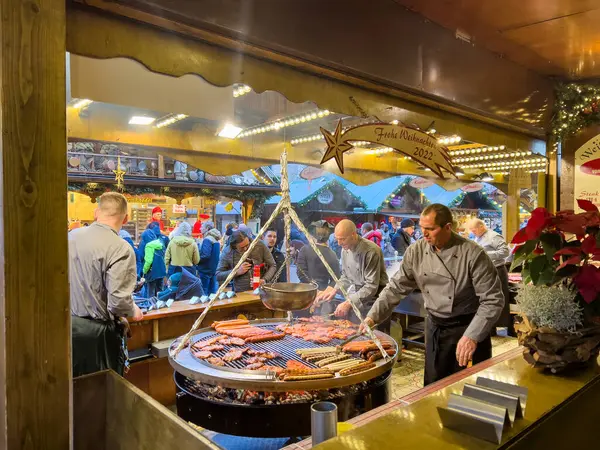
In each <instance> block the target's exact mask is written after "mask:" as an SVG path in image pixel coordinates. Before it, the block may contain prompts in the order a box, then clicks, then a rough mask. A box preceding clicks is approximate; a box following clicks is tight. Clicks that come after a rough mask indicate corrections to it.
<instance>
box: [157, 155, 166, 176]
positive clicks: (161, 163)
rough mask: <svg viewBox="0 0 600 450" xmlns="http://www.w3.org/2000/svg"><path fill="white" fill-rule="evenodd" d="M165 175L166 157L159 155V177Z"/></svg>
mask: <svg viewBox="0 0 600 450" xmlns="http://www.w3.org/2000/svg"><path fill="white" fill-rule="evenodd" d="M164 177H165V157H164V156H163V155H158V178H164Z"/></svg>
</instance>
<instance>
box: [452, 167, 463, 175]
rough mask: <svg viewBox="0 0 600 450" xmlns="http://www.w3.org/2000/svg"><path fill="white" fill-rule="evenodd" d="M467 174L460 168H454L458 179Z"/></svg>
mask: <svg viewBox="0 0 600 450" xmlns="http://www.w3.org/2000/svg"><path fill="white" fill-rule="evenodd" d="M464 174H465V171H464V170H462V169H461V168H460V167H458V166H454V175H456V176H457V177H461V176H463V175H464Z"/></svg>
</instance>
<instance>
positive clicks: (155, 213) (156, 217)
mask: <svg viewBox="0 0 600 450" xmlns="http://www.w3.org/2000/svg"><path fill="white" fill-rule="evenodd" d="M161 219H162V209H161V208H160V206H155V207H154V208H153V209H152V222H158V225H159V226H160V231H164V229H165V226H164V224H163V223H162V220H161Z"/></svg>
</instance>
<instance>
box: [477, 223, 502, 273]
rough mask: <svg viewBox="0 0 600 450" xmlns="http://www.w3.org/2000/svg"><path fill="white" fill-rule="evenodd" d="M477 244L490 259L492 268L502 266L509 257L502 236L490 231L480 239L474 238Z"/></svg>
mask: <svg viewBox="0 0 600 450" xmlns="http://www.w3.org/2000/svg"><path fill="white" fill-rule="evenodd" d="M474 240H475V242H477V243H478V244H479V245H481V247H483V249H484V250H485V252H486V253H487V255H488V256H489V257H490V259H491V260H492V262H493V263H494V266H496V267H498V266H503V265H504V264H505V262H506V258H508V255H510V249H509V248H508V245H506V241H505V240H504V238H503V237H502V236H500V235H499V234H498V233H496V232H495V231H492V230H487V231H486V232H485V233H483V234H482V235H481V236H480V237H476V238H475V239H474Z"/></svg>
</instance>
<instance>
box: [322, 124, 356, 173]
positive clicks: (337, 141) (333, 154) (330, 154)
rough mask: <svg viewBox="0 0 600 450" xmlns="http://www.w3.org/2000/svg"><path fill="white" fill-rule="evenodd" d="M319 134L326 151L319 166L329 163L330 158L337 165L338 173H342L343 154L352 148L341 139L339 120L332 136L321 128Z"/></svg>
mask: <svg viewBox="0 0 600 450" xmlns="http://www.w3.org/2000/svg"><path fill="white" fill-rule="evenodd" d="M321 133H323V136H324V137H325V141H326V142H327V150H326V151H325V155H323V159H322V160H321V164H323V163H325V162H327V161H329V160H330V159H331V158H335V162H336V163H337V165H338V168H339V169H340V172H341V173H344V152H347V151H348V150H350V149H351V148H353V147H352V145H350V144H348V142H346V141H344V140H343V138H342V121H341V120H340V121H339V122H338V124H337V127H336V128H335V132H334V133H333V134H331V133H330V132H329V131H327V130H326V129H324V128H323V127H321Z"/></svg>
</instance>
